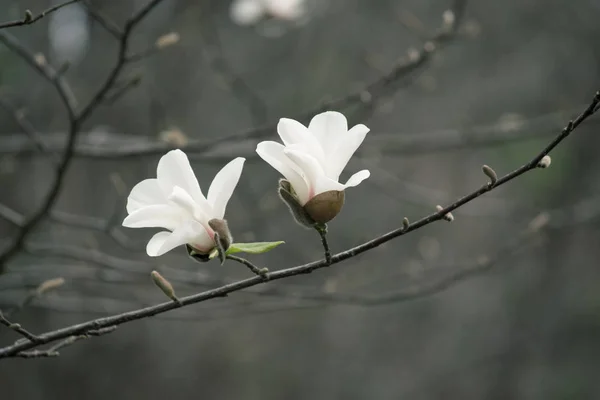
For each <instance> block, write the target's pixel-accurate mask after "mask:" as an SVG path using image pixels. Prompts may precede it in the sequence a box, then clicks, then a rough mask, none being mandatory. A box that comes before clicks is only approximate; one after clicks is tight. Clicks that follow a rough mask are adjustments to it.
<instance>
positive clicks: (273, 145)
mask: <svg viewBox="0 0 600 400" xmlns="http://www.w3.org/2000/svg"><path fill="white" fill-rule="evenodd" d="M284 149H285V147H284V146H283V145H282V144H281V143H277V142H269V141H267V142H260V143H259V144H258V146H256V152H257V153H258V155H259V156H260V157H261V158H262V159H263V160H265V161H266V162H267V163H269V164H271V166H272V167H273V168H275V169H276V170H277V171H279V173H280V174H281V175H283V176H284V177H285V179H287V180H288V181H289V182H290V184H291V185H292V187H293V188H294V190H295V191H296V194H297V195H298V198H299V200H300V201H301V202H302V203H303V204H304V203H306V202H307V201H308V186H307V185H306V182H305V180H304V178H303V177H302V175H301V171H300V170H299V167H298V166H296V165H295V164H294V163H293V162H292V161H291V160H290V159H289V158H288V157H287V156H286V155H285V154H284V153H283V151H284Z"/></svg>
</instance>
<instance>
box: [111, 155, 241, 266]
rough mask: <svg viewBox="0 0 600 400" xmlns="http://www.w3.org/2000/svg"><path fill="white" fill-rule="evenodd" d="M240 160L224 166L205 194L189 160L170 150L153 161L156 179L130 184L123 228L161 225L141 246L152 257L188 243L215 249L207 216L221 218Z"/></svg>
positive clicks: (203, 251) (156, 226)
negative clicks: (155, 162) (126, 214)
mask: <svg viewBox="0 0 600 400" xmlns="http://www.w3.org/2000/svg"><path fill="white" fill-rule="evenodd" d="M244 161H245V159H244V158H242V157H238V158H236V159H234V160H232V161H231V162H229V163H228V164H227V165H225V166H224V167H223V168H222V169H221V170H220V171H219V172H218V173H217V175H216V176H215V178H214V179H213V181H212V183H211V185H210V188H209V189H208V195H207V196H206V197H204V194H203V193H202V190H201V189H200V185H199V184H198V180H197V179H196V175H195V174H194V171H193V170H192V167H191V166H190V162H189V160H188V158H187V156H186V155H185V153H184V152H183V151H181V150H172V151H170V152H168V153H167V154H165V155H164V156H162V157H161V159H160V161H159V162H158V168H157V171H156V178H155V179H146V180H143V181H141V182H140V183H138V184H137V185H135V186H134V187H133V189H132V190H131V193H130V194H129V197H128V199H127V213H128V214H129V215H128V216H127V218H125V220H124V221H123V226H125V227H128V228H165V229H167V230H168V231H163V232H159V233H157V234H155V235H154V236H153V237H152V239H150V241H149V242H148V245H147V246H146V252H147V253H148V255H149V256H151V257H157V256H161V255H163V254H165V253H166V252H168V251H170V250H172V249H174V248H175V247H178V246H181V245H184V244H189V245H190V246H191V247H193V248H194V249H195V250H197V251H199V252H201V253H209V252H210V251H211V250H212V249H214V248H215V232H214V230H213V228H212V227H211V226H210V224H209V221H211V220H215V219H217V220H222V219H223V217H224V215H225V209H226V207H227V203H228V202H229V199H230V198H231V195H232V194H233V190H234V189H235V187H236V186H237V183H238V181H239V179H240V175H241V174H242V169H243V168H244Z"/></svg>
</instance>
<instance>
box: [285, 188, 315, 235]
mask: <svg viewBox="0 0 600 400" xmlns="http://www.w3.org/2000/svg"><path fill="white" fill-rule="evenodd" d="M277 193H278V194H279V197H280V198H281V200H282V201H283V202H284V203H285V205H286V206H288V208H289V209H290V212H291V213H292V216H293V217H294V220H295V221H296V222H297V223H298V225H300V226H302V227H304V228H312V227H313V226H314V225H315V221H314V220H313V219H312V218H311V217H310V215H308V212H307V211H306V210H305V209H304V207H302V205H300V202H299V201H298V198H297V197H296V195H295V193H294V188H292V185H291V184H290V182H288V181H287V180H285V179H280V180H279V188H278V190H277Z"/></svg>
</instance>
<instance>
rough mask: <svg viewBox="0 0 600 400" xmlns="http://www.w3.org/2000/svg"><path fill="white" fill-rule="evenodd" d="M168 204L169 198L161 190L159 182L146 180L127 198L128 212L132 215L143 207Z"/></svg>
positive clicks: (136, 186)
mask: <svg viewBox="0 0 600 400" xmlns="http://www.w3.org/2000/svg"><path fill="white" fill-rule="evenodd" d="M155 204H167V197H166V196H165V195H164V194H163V192H162V190H160V186H159V185H158V180H156V179H145V180H143V181H141V182H140V183H138V184H137V185H135V186H134V187H133V189H131V192H130V193H129V197H127V212H128V213H129V214H131V213H132V212H134V211H135V210H138V209H140V208H142V207H146V206H150V205H155Z"/></svg>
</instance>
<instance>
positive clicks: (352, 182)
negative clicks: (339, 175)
mask: <svg viewBox="0 0 600 400" xmlns="http://www.w3.org/2000/svg"><path fill="white" fill-rule="evenodd" d="M369 176H371V173H370V172H369V170H368V169H363V170H362V171H358V172H357V173H355V174H354V175H352V176H351V177H350V179H348V182H346V184H345V185H344V186H345V187H354V186H358V184H359V183H361V182H362V181H364V180H365V179H367V178H368V177H369Z"/></svg>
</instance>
